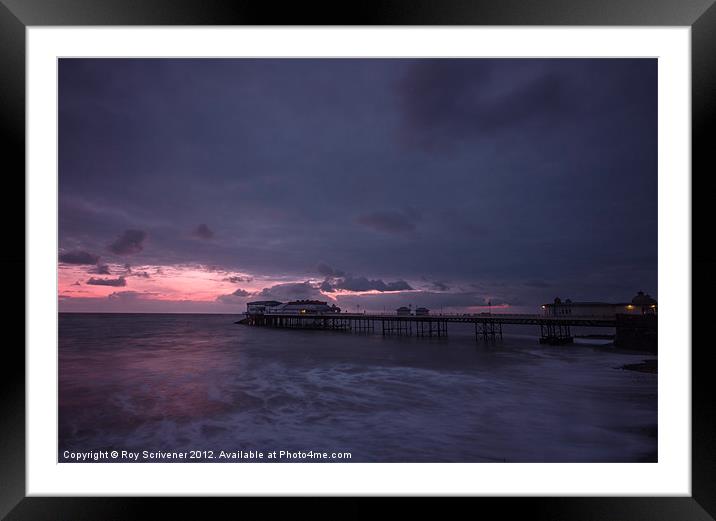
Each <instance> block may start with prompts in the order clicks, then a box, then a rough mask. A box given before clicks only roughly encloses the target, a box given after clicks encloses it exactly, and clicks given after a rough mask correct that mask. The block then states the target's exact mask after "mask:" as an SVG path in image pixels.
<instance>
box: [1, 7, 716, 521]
mask: <svg viewBox="0 0 716 521" xmlns="http://www.w3.org/2000/svg"><path fill="white" fill-rule="evenodd" d="M713 4H714V0H691V1H686V0H543V1H540V2H525V1H521V0H502V1H499V2H498V1H482V0H473V1H470V0H441V1H429V0H384V1H381V2H361V3H359V2H354V3H351V4H344V3H339V2H334V3H332V4H331V5H329V6H324V5H321V4H320V3H312V4H306V3H303V2H295V3H286V5H285V6H284V5H281V7H280V8H278V7H277V6H275V5H272V3H271V2H256V1H253V2H251V1H246V0H243V1H233V2H232V1H219V0H203V1H199V0H144V1H142V2H130V1H127V0H125V1H122V0H0V65H1V67H0V71H2V72H1V75H2V81H0V110H1V111H2V117H1V118H0V128H2V136H3V140H2V144H3V147H2V150H3V160H4V161H3V163H4V164H5V165H6V166H5V167H4V168H3V169H2V171H3V176H2V177H3V181H4V183H3V186H4V187H5V188H6V198H5V202H4V204H3V205H0V208H1V210H0V211H1V212H2V217H3V223H4V224H5V230H4V233H5V235H6V236H7V238H6V242H7V247H6V248H5V249H4V250H5V251H4V254H3V257H2V268H3V271H4V273H5V275H6V279H8V280H7V282H6V284H9V288H7V290H8V291H10V292H11V293H12V294H14V295H19V294H23V295H24V294H25V293H24V282H25V281H26V278H25V279H23V278H22V277H20V276H18V274H19V273H26V272H25V253H24V251H25V249H24V244H25V234H24V228H23V229H22V230H21V229H20V226H19V225H18V224H17V223H18V221H19V220H20V217H19V216H20V215H23V216H24V197H20V195H19V194H25V183H24V171H25V29H26V27H28V26H45V25H53V26H55V25H60V26H61V25H78V26H82V25H189V26H191V25H575V26H582V25H621V26H624V25H633V26H641V25H644V26H649V25H656V26H690V27H691V31H692V32H691V45H692V48H691V50H692V62H691V63H692V71H691V72H692V172H693V174H692V178H691V179H692V223H693V237H695V236H696V235H697V232H699V231H701V232H702V233H705V232H706V231H707V230H709V228H710V226H709V224H710V219H709V217H710V212H709V213H707V211H706V210H705V208H706V205H705V204H696V203H697V200H698V199H699V198H706V197H709V194H711V193H714V192H713V190H711V188H713V187H714V184H715V181H714V175H713V174H714V172H716V168H715V165H714V155H713V153H712V151H711V148H712V146H711V143H710V141H709V140H708V137H707V136H709V135H712V134H714V132H713V127H715V126H716V52H714V51H715V50H716V6H714V5H713ZM709 130H712V132H709ZM684 175H688V172H684ZM691 253H692V277H693V278H695V279H697V280H698V284H692V286H693V288H694V290H692V291H693V292H692V295H693V300H692V309H693V319H692V323H693V324H694V325H697V324H698V325H699V327H698V328H694V329H695V330H703V328H704V326H703V325H702V324H704V323H706V321H707V320H708V317H707V316H706V313H708V312H709V306H708V303H707V302H706V298H707V297H706V296H707V295H709V294H714V283H713V282H711V280H710V279H712V278H713V277H709V274H710V272H712V270H713V267H714V264H715V263H716V259H715V258H714V256H713V254H710V253H709V249H708V248H707V247H706V246H698V245H696V244H695V243H694V241H693V240H692V252H691ZM31 276H32V274H30V273H26V274H25V277H31ZM6 313H8V314H11V315H10V316H9V317H8V315H7V314H6V315H5V317H6V321H5V324H6V339H7V336H8V335H7V334H8V333H10V332H18V331H20V329H19V324H20V323H24V318H25V315H24V313H25V307H24V305H23V306H13V307H12V309H8V310H7V312H6ZM13 328H15V329H14V330H13ZM22 331H23V332H21V333H19V335H18V336H19V338H15V339H8V340H7V341H6V343H5V345H4V346H3V353H2V360H3V363H2V364H1V365H0V367H2V378H0V400H2V408H1V409H0V410H1V411H2V414H0V517H2V516H7V519H35V518H41V519H55V518H56V519H116V518H122V519H129V518H136V517H141V515H142V514H143V513H146V512H147V510H146V507H147V506H148V504H150V505H152V506H154V507H157V506H159V507H161V508H162V509H165V508H178V509H180V510H181V512H182V517H200V518H201V517H205V515H206V513H207V511H206V501H201V502H199V503H197V502H196V501H193V500H190V499H188V498H182V499H173V500H172V499H146V498H145V499H138V498H37V497H31V498H28V497H25V352H24V329H23V330H22ZM688 347H689V346H666V348H669V349H672V348H673V349H687V348H688ZM708 348H709V343H708V342H705V343H702V344H699V345H697V346H696V348H694V349H692V496H691V497H652V498H648V497H643V498H634V497H601V498H597V497H594V498H576V497H573V498H556V497H539V498H538V497H535V498H479V499H477V501H478V504H479V506H478V508H480V509H489V510H490V511H499V513H500V516H501V517H503V518H505V516H507V518H509V517H512V516H513V515H515V514H522V515H525V514H527V515H528V516H529V517H531V518H537V519H594V520H597V519H600V520H601V519H605V520H606V519H610V520H611V519H633V520H639V519H644V520H656V519H679V520H691V519H693V520H697V519H699V520H706V519H713V518H714V517H715V516H716V494H715V493H714V491H716V411H715V408H714V407H713V404H712V401H711V400H710V398H711V397H712V396H714V395H716V393H715V392H714V390H715V389H714V388H715V385H714V381H715V380H716V379H714V378H713V376H712V375H711V374H710V372H711V367H710V365H709V364H708V361H707V356H708ZM216 501H220V502H227V501H233V500H228V499H222V500H216ZM170 502H171V504H168V503H170ZM212 506H213V505H212ZM473 508H474V506H473ZM311 511H312V513H313V507H311ZM481 512H485V510H481ZM165 513H166V512H165Z"/></svg>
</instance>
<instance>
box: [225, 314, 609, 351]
mask: <svg viewBox="0 0 716 521" xmlns="http://www.w3.org/2000/svg"><path fill="white" fill-rule="evenodd" d="M239 323H242V324H247V325H250V326H259V327H275V328H291V329H316V330H326V331H345V332H355V333H374V332H376V331H380V332H381V333H382V335H383V336H412V335H415V336H419V337H447V336H448V324H451V323H452V324H456V323H462V324H474V325H475V339H476V340H483V341H493V340H496V339H501V338H502V327H503V325H507V324H510V325H522V326H537V327H539V331H540V337H539V341H540V343H544V344H550V345H559V344H571V343H572V342H573V340H574V337H573V335H572V330H571V328H573V327H609V328H616V327H617V318H616V317H615V318H586V317H585V318H579V317H569V318H566V317H548V316H542V315H508V314H487V313H482V314H479V315H475V314H473V315H425V316H423V315H421V316H415V315H409V316H400V315H380V314H371V315H368V314H359V313H355V314H353V313H335V314H330V313H326V314H305V313H300V314H279V313H267V314H256V315H251V314H247V315H246V318H245V319H243V320H240V321H239Z"/></svg>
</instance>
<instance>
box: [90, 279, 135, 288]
mask: <svg viewBox="0 0 716 521" xmlns="http://www.w3.org/2000/svg"><path fill="white" fill-rule="evenodd" d="M87 284H89V285H90V286H115V287H119V286H126V285H127V281H126V280H125V279H124V277H119V278H116V279H96V278H94V277H91V278H90V279H89V280H88V281H87Z"/></svg>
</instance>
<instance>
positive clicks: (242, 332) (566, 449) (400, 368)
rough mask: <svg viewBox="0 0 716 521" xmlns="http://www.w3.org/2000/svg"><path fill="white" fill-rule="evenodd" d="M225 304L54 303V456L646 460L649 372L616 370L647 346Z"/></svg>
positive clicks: (649, 453) (527, 330) (653, 447)
mask: <svg viewBox="0 0 716 521" xmlns="http://www.w3.org/2000/svg"><path fill="white" fill-rule="evenodd" d="M239 318H240V317H239V316H236V315H187V314H174V315H162V314H60V316H59V425H58V436H59V440H58V449H59V451H58V454H59V455H58V459H59V461H78V459H79V458H80V457H84V459H85V460H86V461H98V462H107V461H117V462H119V461H139V462H148V461H149V462H156V461H166V462H171V461H181V462H187V461H212V462H222V461H234V462H236V461H251V462H257V461H266V462H269V461H299V462H300V461H316V460H315V459H312V458H313V455H314V454H315V455H318V454H320V455H324V454H327V455H328V456H327V458H323V457H321V458H319V461H341V462H345V461H351V462H641V461H656V460H657V427H656V426H657V375H656V374H649V373H642V372H635V371H628V370H624V369H622V366H624V365H625V364H633V363H639V362H641V361H642V360H643V359H646V358H653V356H649V355H646V354H640V353H627V352H618V351H617V350H615V349H614V348H610V347H605V346H589V345H584V344H576V345H570V346H547V345H540V344H539V343H538V341H537V340H538V339H537V336H538V328H537V327H535V326H515V327H512V328H511V329H510V328H506V329H505V335H504V338H503V340H502V341H501V342H500V341H497V342H494V343H492V342H484V341H482V340H481V341H479V342H478V341H476V338H475V335H474V329H473V328H471V327H470V326H467V325H459V324H458V325H452V324H451V325H449V336H448V337H447V338H422V337H420V338H419V337H414V336H413V337H383V336H382V335H381V334H380V331H379V328H377V329H378V331H377V334H357V333H348V332H332V331H306V330H288V329H268V328H260V327H251V326H245V325H238V324H235V321H236V320H238V319H239ZM114 452H116V453H117V454H118V455H119V456H118V457H112V454H113V453H114ZM144 453H147V454H153V455H154V457H153V458H150V457H146V458H145V457H143V455H144ZM221 453H224V454H227V455H228V457H227V458H219V457H218V456H219V455H220V454H221ZM98 454H99V455H100V456H99V457H98ZM122 454H127V455H132V456H131V457H129V456H128V457H127V458H122V457H121V455H122ZM134 454H137V456H136V458H135V457H134V456H133V455H134ZM258 454H261V455H262V457H261V458H259V457H258ZM271 454H274V455H275V457H273V458H270V457H269V456H270V455H271ZM309 454H310V455H311V457H308V455H309ZM104 455H106V458H105V457H104ZM166 455H169V457H166ZM182 455H183V457H182ZM188 455H192V456H193V457H191V458H190V457H189V456H188ZM251 455H253V456H251ZM336 455H338V458H340V459H336ZM174 456H176V457H174Z"/></svg>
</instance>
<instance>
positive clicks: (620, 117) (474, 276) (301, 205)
mask: <svg viewBox="0 0 716 521" xmlns="http://www.w3.org/2000/svg"><path fill="white" fill-rule="evenodd" d="M59 145H60V153H59V187H60V188H59V190H60V193H59V204H60V214H59V237H60V251H59V280H60V287H59V291H60V310H62V311H184V312H191V311H197V312H234V311H241V310H243V308H244V304H245V302H246V301H250V300H255V299H263V298H276V299H278V300H286V299H295V298H305V297H316V298H321V299H323V300H331V299H334V300H335V301H336V302H337V303H338V305H339V306H342V307H343V308H344V309H345V308H348V309H355V308H356V306H360V309H369V310H370V309H373V310H382V309H383V308H384V307H385V308H386V309H393V308H394V307H397V306H398V305H403V304H405V305H407V304H412V305H414V306H416V305H426V306H428V307H430V308H432V309H438V308H441V307H442V308H443V310H444V311H446V312H447V311H465V310H478V309H480V307H481V306H484V305H485V304H486V303H487V302H488V301H490V302H491V303H492V304H493V305H495V306H497V305H500V306H503V307H504V308H505V309H506V310H510V311H528V312H532V311H536V310H537V306H538V305H539V304H540V303H542V302H546V301H550V300H552V299H553V298H554V297H555V296H560V297H562V298H572V300H610V301H625V300H630V299H631V297H632V296H633V295H634V294H635V293H636V291H637V290H644V291H646V292H649V293H651V294H652V295H654V296H656V295H657V287H656V282H657V62H656V60H649V59H589V60H581V59H544V60H542V59H539V60H538V59H461V60H442V59H431V60H420V59H411V60H394V59H253V60H250V59H239V60H234V59H231V60H202V59H194V60H164V59H162V60H148V59H61V60H60V63H59Z"/></svg>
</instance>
